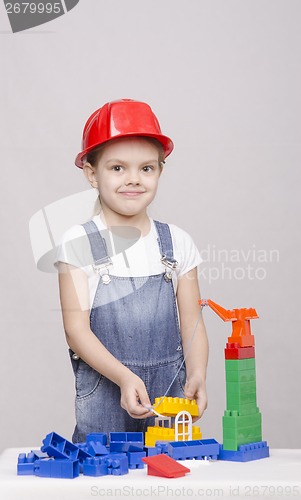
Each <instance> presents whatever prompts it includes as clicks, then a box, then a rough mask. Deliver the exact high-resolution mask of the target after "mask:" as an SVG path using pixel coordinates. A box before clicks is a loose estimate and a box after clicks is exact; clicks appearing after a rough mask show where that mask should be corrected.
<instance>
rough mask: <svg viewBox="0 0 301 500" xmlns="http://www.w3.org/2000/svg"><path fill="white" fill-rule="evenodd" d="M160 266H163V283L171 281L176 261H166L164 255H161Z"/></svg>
mask: <svg viewBox="0 0 301 500" xmlns="http://www.w3.org/2000/svg"><path fill="white" fill-rule="evenodd" d="M161 262H162V264H163V265H164V266H165V274H164V279H165V281H167V282H168V281H171V280H172V273H173V272H174V270H175V269H176V267H177V265H178V262H177V261H176V260H168V258H167V257H166V255H163V256H162V258H161Z"/></svg>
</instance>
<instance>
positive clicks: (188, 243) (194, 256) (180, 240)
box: [169, 224, 202, 276]
mask: <svg viewBox="0 0 301 500" xmlns="http://www.w3.org/2000/svg"><path fill="white" fill-rule="evenodd" d="M169 227H170V231H171V235H172V240H173V246H174V257H175V259H176V260H177V261H178V268H177V275H178V276H182V275H183V274H185V273H188V272H189V271H191V269H194V268H195V267H197V266H198V265H199V264H200V263H201V262H202V258H201V256H200V252H199V251H198V249H197V247H196V245H195V243H194V241H193V239H192V238H191V236H190V235H189V234H188V233H186V231H184V230H183V229H180V228H179V227H177V226H175V225H173V224H170V225H169Z"/></svg>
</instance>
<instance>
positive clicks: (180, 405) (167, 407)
mask: <svg viewBox="0 0 301 500" xmlns="http://www.w3.org/2000/svg"><path fill="white" fill-rule="evenodd" d="M153 407H154V409H155V410H156V412H158V413H160V415H165V416H171V417H175V416H176V415H177V414H178V413H180V412H181V411H188V413H190V415H191V416H192V417H198V415H199V409H198V405H197V403H196V400H195V399H186V398H171V397H165V398H163V397H160V398H156V399H155V403H154V405H153Z"/></svg>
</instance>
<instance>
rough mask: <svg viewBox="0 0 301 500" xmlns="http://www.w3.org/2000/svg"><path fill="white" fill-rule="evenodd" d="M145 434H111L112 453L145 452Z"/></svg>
mask: <svg viewBox="0 0 301 500" xmlns="http://www.w3.org/2000/svg"><path fill="white" fill-rule="evenodd" d="M143 447H144V438H143V432H110V452H124V453H126V452H128V451H143Z"/></svg>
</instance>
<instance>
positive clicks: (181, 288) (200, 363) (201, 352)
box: [177, 268, 208, 420]
mask: <svg viewBox="0 0 301 500" xmlns="http://www.w3.org/2000/svg"><path fill="white" fill-rule="evenodd" d="M199 299H200V290H199V284H198V277H197V268H194V269H192V270H191V271H189V272H188V273H186V274H184V275H183V276H181V277H180V278H179V282H178V290H177V302H178V309H179V317H180V328H181V336H182V343H183V349H184V356H185V355H186V353H187V352H188V354H187V357H186V359H185V364H186V376H187V377H186V384H185V397H187V398H194V399H196V401H197V404H198V407H199V416H201V415H202V414H203V412H204V410H205V409H206V407H207V393H206V370H207V362H208V340H207V334H206V329H205V325H204V322H203V318H202V317H201V319H200V321H199V323H198V327H197V330H196V332H195V335H194V338H193V340H192V343H191V347H190V339H191V338H192V335H193V332H194V330H195V326H196V323H197V321H198V318H199V314H200V306H199V304H198V301H199ZM189 347H190V348H189ZM188 349H189V351H188ZM198 418H199V417H198ZM194 420H196V419H194Z"/></svg>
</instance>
